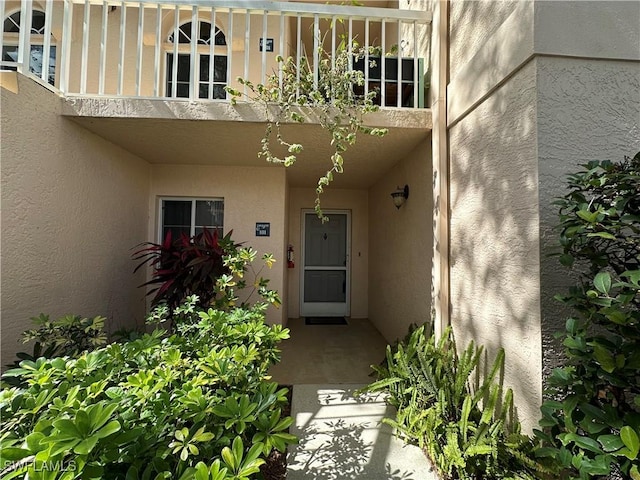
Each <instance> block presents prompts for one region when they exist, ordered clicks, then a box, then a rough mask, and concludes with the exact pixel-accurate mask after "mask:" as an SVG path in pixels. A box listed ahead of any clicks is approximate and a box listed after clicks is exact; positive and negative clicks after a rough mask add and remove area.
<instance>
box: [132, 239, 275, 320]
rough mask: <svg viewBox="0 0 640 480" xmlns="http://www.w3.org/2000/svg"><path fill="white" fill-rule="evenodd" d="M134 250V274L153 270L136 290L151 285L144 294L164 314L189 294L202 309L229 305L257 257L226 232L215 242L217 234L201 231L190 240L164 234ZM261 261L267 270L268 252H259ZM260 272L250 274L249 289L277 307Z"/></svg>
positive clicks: (231, 305) (244, 283) (235, 299)
mask: <svg viewBox="0 0 640 480" xmlns="http://www.w3.org/2000/svg"><path fill="white" fill-rule="evenodd" d="M140 247H144V248H140V249H139V250H137V251H136V252H135V253H134V254H133V259H134V260H140V263H139V264H138V265H137V266H136V268H135V270H134V272H135V271H137V270H139V269H140V268H142V267H144V266H147V265H148V266H151V267H152V268H153V274H152V279H151V280H149V281H148V282H146V283H144V284H143V285H141V287H147V286H154V288H152V289H151V290H150V291H149V292H148V293H147V294H148V295H151V294H154V293H155V295H154V297H153V299H152V301H151V304H152V305H153V306H157V305H162V304H164V305H166V306H167V309H168V310H167V311H168V312H170V313H171V312H173V310H174V309H175V308H177V307H178V306H179V305H180V304H181V303H182V302H184V300H185V298H187V297H188V296H190V295H197V296H198V299H199V300H198V303H199V305H200V306H202V307H209V306H213V307H215V308H218V309H226V308H229V307H233V306H235V305H236V303H237V301H238V297H237V296H236V293H237V290H242V289H244V288H245V287H246V286H247V285H246V282H245V280H244V274H245V271H246V270H247V269H249V270H251V269H252V268H253V267H252V264H253V262H254V260H255V259H256V256H257V252H256V251H255V250H254V249H252V248H250V247H241V246H240V245H239V244H237V243H234V242H233V240H232V239H231V232H229V233H227V234H226V235H225V236H224V237H223V238H218V232H217V231H215V230H214V231H213V232H211V231H210V230H207V229H204V230H203V232H202V233H199V234H198V235H195V236H193V237H188V236H187V235H184V234H182V235H180V237H179V238H176V239H174V238H172V235H171V231H168V232H167V236H166V237H165V239H164V240H163V242H162V243H153V242H146V243H143V244H141V245H140ZM262 260H263V262H264V264H265V265H266V266H268V267H269V268H270V267H271V266H272V265H273V263H274V262H275V260H274V258H273V256H272V255H271V254H265V255H264V256H263V257H262ZM263 268H264V267H263ZM261 270H262V269H261ZM261 270H260V271H259V272H255V271H254V272H253V273H254V276H255V278H256V281H255V282H254V284H253V287H254V290H256V291H257V293H258V294H259V295H260V296H261V297H262V298H263V299H264V300H266V301H267V302H269V303H271V304H273V305H279V304H280V299H279V297H278V295H277V293H276V292H274V291H272V290H269V289H268V288H267V285H268V280H266V279H264V278H262V277H260V272H261ZM249 296H250V294H249ZM248 301H249V298H247V299H246V302H248ZM246 302H245V303H246ZM257 305H263V304H257Z"/></svg>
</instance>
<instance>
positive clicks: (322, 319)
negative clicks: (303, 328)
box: [304, 317, 347, 325]
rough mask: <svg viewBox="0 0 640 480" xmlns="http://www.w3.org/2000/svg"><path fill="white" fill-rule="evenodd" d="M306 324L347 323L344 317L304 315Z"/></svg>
mask: <svg viewBox="0 0 640 480" xmlns="http://www.w3.org/2000/svg"><path fill="white" fill-rule="evenodd" d="M304 324H305V325H346V324H347V320H346V319H345V318H344V317H304Z"/></svg>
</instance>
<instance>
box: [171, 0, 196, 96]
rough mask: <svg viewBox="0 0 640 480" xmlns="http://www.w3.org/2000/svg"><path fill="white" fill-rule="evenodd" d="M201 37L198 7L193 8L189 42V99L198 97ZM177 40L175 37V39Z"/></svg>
mask: <svg viewBox="0 0 640 480" xmlns="http://www.w3.org/2000/svg"><path fill="white" fill-rule="evenodd" d="M199 38H200V22H199V21H198V7H196V6H194V7H192V8H191V38H190V40H191V43H190V44H189V47H190V50H189V100H191V101H193V100H195V99H196V98H198V80H199V78H198V70H199V68H198V67H199V65H198V54H197V47H198V39H199ZM174 41H175V39H174Z"/></svg>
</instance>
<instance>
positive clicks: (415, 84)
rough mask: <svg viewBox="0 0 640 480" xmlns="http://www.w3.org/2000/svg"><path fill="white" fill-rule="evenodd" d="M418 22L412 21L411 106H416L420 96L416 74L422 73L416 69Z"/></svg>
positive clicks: (417, 63) (417, 64)
mask: <svg viewBox="0 0 640 480" xmlns="http://www.w3.org/2000/svg"><path fill="white" fill-rule="evenodd" d="M419 63H420V62H418V24H417V22H416V21H415V20H414V21H413V108H418V106H419V105H418V99H419V98H420V92H419V89H420V88H421V87H420V83H421V82H420V81H419V80H420V79H419V78H418V74H420V75H422V72H419V71H418V67H419Z"/></svg>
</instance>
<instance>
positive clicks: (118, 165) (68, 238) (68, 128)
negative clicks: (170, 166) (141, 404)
mask: <svg viewBox="0 0 640 480" xmlns="http://www.w3.org/2000/svg"><path fill="white" fill-rule="evenodd" d="M18 80H19V83H18V87H19V93H18V94H15V93H12V92H10V91H9V90H5V89H1V93H2V97H1V103H0V107H1V116H2V131H1V135H2V144H1V149H0V152H1V162H2V163H1V183H2V265H1V272H2V279H1V285H2V294H1V301H2V305H1V307H2V320H1V322H2V326H1V329H2V358H1V361H2V365H6V364H7V363H8V362H10V361H12V360H13V358H14V355H15V352H16V351H20V350H24V349H25V347H23V346H22V345H21V344H19V343H18V340H19V336H20V333H21V332H22V331H23V330H26V329H28V328H31V323H30V322H29V321H28V319H29V318H30V317H32V316H36V315H38V314H39V313H40V312H44V313H49V314H51V316H52V317H53V318H57V317H58V316H61V315H64V314H69V313H73V314H79V315H83V316H95V315H103V316H106V317H107V318H108V319H109V321H108V328H109V330H110V331H114V330H117V329H118V328H120V327H123V326H127V327H134V326H135V325H136V324H138V325H141V324H142V322H143V316H144V300H143V295H142V292H141V291H140V289H138V288H137V286H138V285H139V284H140V283H142V280H143V278H142V277H140V276H134V275H133V273H132V272H133V267H134V264H133V262H132V261H131V259H130V255H131V250H130V249H131V248H132V247H133V246H134V245H136V244H138V243H140V242H141V241H144V240H146V236H147V223H148V221H147V211H148V210H147V209H148V198H149V197H148V196H149V183H148V172H149V166H148V165H147V163H146V162H144V161H142V160H140V159H139V158H138V157H135V156H133V155H131V154H129V153H128V152H126V151H124V150H122V149H121V148H118V147H116V146H114V145H113V144H111V143H109V142H107V141H105V140H103V139H101V138H99V137H98V136H96V135H94V134H92V133H90V132H88V131H87V130H85V129H83V128H82V127H80V126H78V125H76V124H75V123H73V122H71V121H69V120H67V119H66V118H64V117H61V116H59V111H60V99H59V97H58V96H57V95H55V94H53V93H51V92H50V91H49V90H47V89H45V88H43V87H42V86H40V85H37V84H36V83H35V82H33V81H31V80H29V79H27V78H25V77H22V76H19V75H18Z"/></svg>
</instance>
